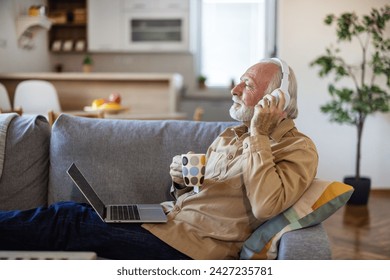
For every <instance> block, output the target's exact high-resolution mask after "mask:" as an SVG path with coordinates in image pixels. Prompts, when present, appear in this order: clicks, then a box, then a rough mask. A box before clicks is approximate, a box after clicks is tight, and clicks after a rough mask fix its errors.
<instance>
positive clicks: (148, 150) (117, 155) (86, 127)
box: [49, 114, 237, 203]
mask: <svg viewBox="0 0 390 280" xmlns="http://www.w3.org/2000/svg"><path fill="white" fill-rule="evenodd" d="M234 124H237V123H234ZM229 125H233V123H225V122H194V121H173V120H168V121H134V120H114V119H91V118H82V117H74V116H70V115H66V114H62V115H60V116H59V118H58V119H57V121H56V122H55V124H54V125H53V128H52V138H51V145H50V160H51V163H50V175H49V203H52V202H55V201H61V200H73V201H85V200H84V199H83V197H82V195H81V194H80V192H79V191H78V189H77V188H76V187H75V186H74V185H73V183H72V181H71V179H70V178H69V177H68V175H67V174H66V170H67V169H68V167H69V166H70V165H71V163H72V162H75V163H76V164H77V166H78V167H79V169H80V170H81V171H82V172H83V174H84V176H85V177H86V178H87V180H88V181H89V182H90V184H91V185H92V187H93V188H94V189H95V190H96V192H97V193H98V195H99V196H100V197H101V199H102V200H103V201H104V202H105V203H134V202H137V203H139V202H145V203H159V202H162V201H165V200H171V199H172V198H171V197H170V196H169V188H170V185H171V180H170V175H169V166H170V164H171V162H172V157H173V156H175V155H178V154H182V153H186V152H188V151H190V150H191V151H194V152H199V153H203V152H206V149H207V148H208V146H209V145H210V144H211V142H212V141H213V140H214V139H215V138H216V137H217V135H218V134H219V133H220V132H221V131H223V130H224V129H225V128H226V127H227V126H229Z"/></svg>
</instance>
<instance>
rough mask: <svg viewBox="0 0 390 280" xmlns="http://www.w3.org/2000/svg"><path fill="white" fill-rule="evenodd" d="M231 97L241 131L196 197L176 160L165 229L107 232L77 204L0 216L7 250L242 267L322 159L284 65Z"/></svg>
mask: <svg viewBox="0 0 390 280" xmlns="http://www.w3.org/2000/svg"><path fill="white" fill-rule="evenodd" d="M286 68H287V69H286ZM282 70H283V72H282ZM287 72H289V75H288V73H287ZM282 78H283V79H282ZM286 79H288V80H286ZM278 88H280V89H279V90H277V91H276V93H275V89H278ZM283 91H285V92H283ZM287 92H288V93H289V94H288V95H287ZM231 93H232V99H233V102H234V103H233V105H232V107H231V109H230V115H231V116H232V118H234V119H236V120H238V121H240V122H242V125H240V126H237V127H232V128H229V129H226V130H225V131H224V132H223V133H221V134H220V135H219V137H218V138H217V139H215V141H214V142H213V143H212V144H211V146H210V147H209V149H208V151H207V167H206V175H205V178H206V179H205V181H204V184H203V186H202V188H201V190H200V191H199V192H198V193H195V192H193V191H191V190H190V189H189V188H185V186H184V185H183V178H182V171H181V163H180V157H179V156H175V157H174V158H173V161H172V164H171V167H170V168H171V169H170V174H171V177H172V180H173V186H172V190H171V191H172V193H173V195H174V197H175V198H176V199H175V201H174V202H166V203H163V205H164V206H165V207H164V208H165V210H166V213H167V217H168V222H167V223H164V224H142V225H140V224H115V225H113V224H106V223H104V222H102V221H101V220H100V218H99V217H98V216H97V215H96V213H95V212H94V211H93V209H92V208H91V207H90V206H88V205H84V204H77V203H73V202H66V203H57V204H54V205H51V206H50V207H48V208H38V209H33V210H28V211H8V212H0V232H1V235H2V238H1V239H0V250H4V249H19V250H91V251H95V252H97V253H98V255H99V256H101V257H106V258H116V259H235V258H238V256H239V252H240V250H241V247H242V245H243V243H244V241H245V240H246V239H247V238H248V237H249V236H250V234H251V233H252V232H253V230H254V229H256V228H257V227H258V226H259V225H260V224H262V223H263V222H264V221H266V220H267V219H269V218H271V217H273V216H275V215H277V214H279V213H280V212H282V211H284V210H285V209H287V208H288V207H290V206H291V205H292V204H293V203H294V202H295V201H297V200H298V198H299V197H300V196H301V195H302V194H303V192H304V191H305V190H306V189H307V188H308V186H309V185H310V183H311V182H312V180H313V179H314V177H315V175H316V169H317V164H318V156H317V151H316V148H315V145H314V144H313V142H312V141H311V140H310V139H309V138H308V137H307V136H305V135H303V134H302V133H300V132H299V131H298V130H297V129H296V127H295V125H294V122H293V119H294V118H296V116H297V101H296V100H297V98H296V97H297V86H296V80H295V76H294V73H293V72H292V70H291V69H289V67H288V66H286V65H285V64H284V62H282V61H280V60H278V59H267V60H263V61H261V62H259V63H257V64H255V65H253V66H252V67H250V68H249V69H248V70H247V71H246V72H245V73H244V74H243V76H242V77H241V81H240V83H239V84H238V85H237V86H235V87H234V88H233V89H232V92H231ZM271 93H272V94H271ZM286 102H288V106H286Z"/></svg>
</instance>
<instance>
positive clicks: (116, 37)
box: [87, 0, 124, 52]
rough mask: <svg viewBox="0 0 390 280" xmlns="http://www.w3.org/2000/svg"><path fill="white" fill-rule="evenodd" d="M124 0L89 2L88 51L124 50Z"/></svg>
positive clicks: (93, 0) (96, 0)
mask: <svg viewBox="0 0 390 280" xmlns="http://www.w3.org/2000/svg"><path fill="white" fill-rule="evenodd" d="M121 6H122V0H111V1H107V0H88V28H87V29H88V46H89V47H88V49H89V51H92V52H100V51H101V52H106V51H107V52H110V51H118V50H120V49H123V45H124V36H122V35H123V32H124V26H122V22H123V13H121V12H120V11H121V8H122V7H121Z"/></svg>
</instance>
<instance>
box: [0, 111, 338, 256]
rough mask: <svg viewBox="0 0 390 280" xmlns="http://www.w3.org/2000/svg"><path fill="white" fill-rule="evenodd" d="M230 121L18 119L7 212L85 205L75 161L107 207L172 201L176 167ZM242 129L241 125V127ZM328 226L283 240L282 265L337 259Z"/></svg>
mask: <svg viewBox="0 0 390 280" xmlns="http://www.w3.org/2000/svg"><path fill="white" fill-rule="evenodd" d="M232 124H233V123H225V122H194V121H126V120H112V119H110V120H109V119H88V118H81V117H73V116H69V115H65V114H62V115H61V116H60V117H59V118H58V119H57V121H56V122H55V124H54V125H53V127H50V126H49V124H48V123H47V121H46V119H45V118H44V117H42V116H37V117H28V116H21V117H19V116H16V117H14V118H12V120H11V121H10V123H9V125H8V126H7V127H6V128H5V126H6V125H5V124H4V122H0V128H1V126H2V129H3V135H4V133H5V135H6V136H5V146H4V145H3V148H1V145H0V153H2V151H1V149H3V152H4V154H3V162H2V163H0V170H1V171H2V172H1V173H0V176H1V177H0V209H2V210H7V209H28V208H32V207H37V206H41V205H48V204H51V203H53V202H55V201H63V200H73V201H80V202H85V200H84V198H83V197H82V195H81V194H80V192H79V191H78V190H77V188H76V187H75V186H74V185H73V183H72V181H71V179H70V178H69V177H68V175H67V174H66V170H67V168H68V167H69V166H70V165H71V163H72V162H75V163H76V164H77V165H78V166H79V168H80V169H81V170H82V171H83V173H84V175H85V176H86V177H87V179H88V180H89V181H90V182H91V184H92V186H93V187H94V188H95V189H96V191H97V192H98V194H99V195H100V196H101V198H102V199H103V200H104V201H105V202H106V203H129V202H140V201H142V202H151V203H159V202H162V201H166V200H171V199H172V198H171V197H170V195H169V188H170V185H171V180H170V176H169V165H170V163H171V161H172V157H173V156H174V155H177V154H181V153H186V152H187V151H190V150H191V151H194V152H205V151H206V149H207V147H208V145H209V144H211V142H212V141H213V139H214V138H215V137H216V136H217V135H218V134H219V133H220V132H221V131H222V130H224V129H225V128H226V127H227V126H229V125H232ZM234 124H235V123H234ZM330 258H331V251H330V246H329V242H328V238H327V235H326V232H325V231H324V229H323V227H322V225H321V224H319V225H316V226H313V227H310V228H306V229H300V230H296V231H292V232H288V233H286V234H284V235H283V236H282V238H281V241H280V243H279V250H278V259H322V260H323V259H330Z"/></svg>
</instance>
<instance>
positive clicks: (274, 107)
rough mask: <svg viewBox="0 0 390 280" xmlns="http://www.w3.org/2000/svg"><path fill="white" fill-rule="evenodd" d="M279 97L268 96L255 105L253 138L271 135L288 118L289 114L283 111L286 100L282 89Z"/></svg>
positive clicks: (251, 126)
mask: <svg viewBox="0 0 390 280" xmlns="http://www.w3.org/2000/svg"><path fill="white" fill-rule="evenodd" d="M278 97H279V98H277V97H275V96H272V95H271V94H267V95H265V96H264V97H263V99H261V100H260V101H259V102H258V103H257V105H255V108H254V109H255V110H254V114H253V118H252V120H251V124H250V131H251V135H252V136H256V135H267V136H269V135H271V133H272V131H273V130H274V129H275V127H277V126H278V124H279V123H280V122H281V121H282V120H283V119H285V118H286V116H287V114H286V112H284V111H283V108H284V104H285V103H286V99H285V96H284V93H283V92H282V91H281V90H280V89H279V94H278Z"/></svg>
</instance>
